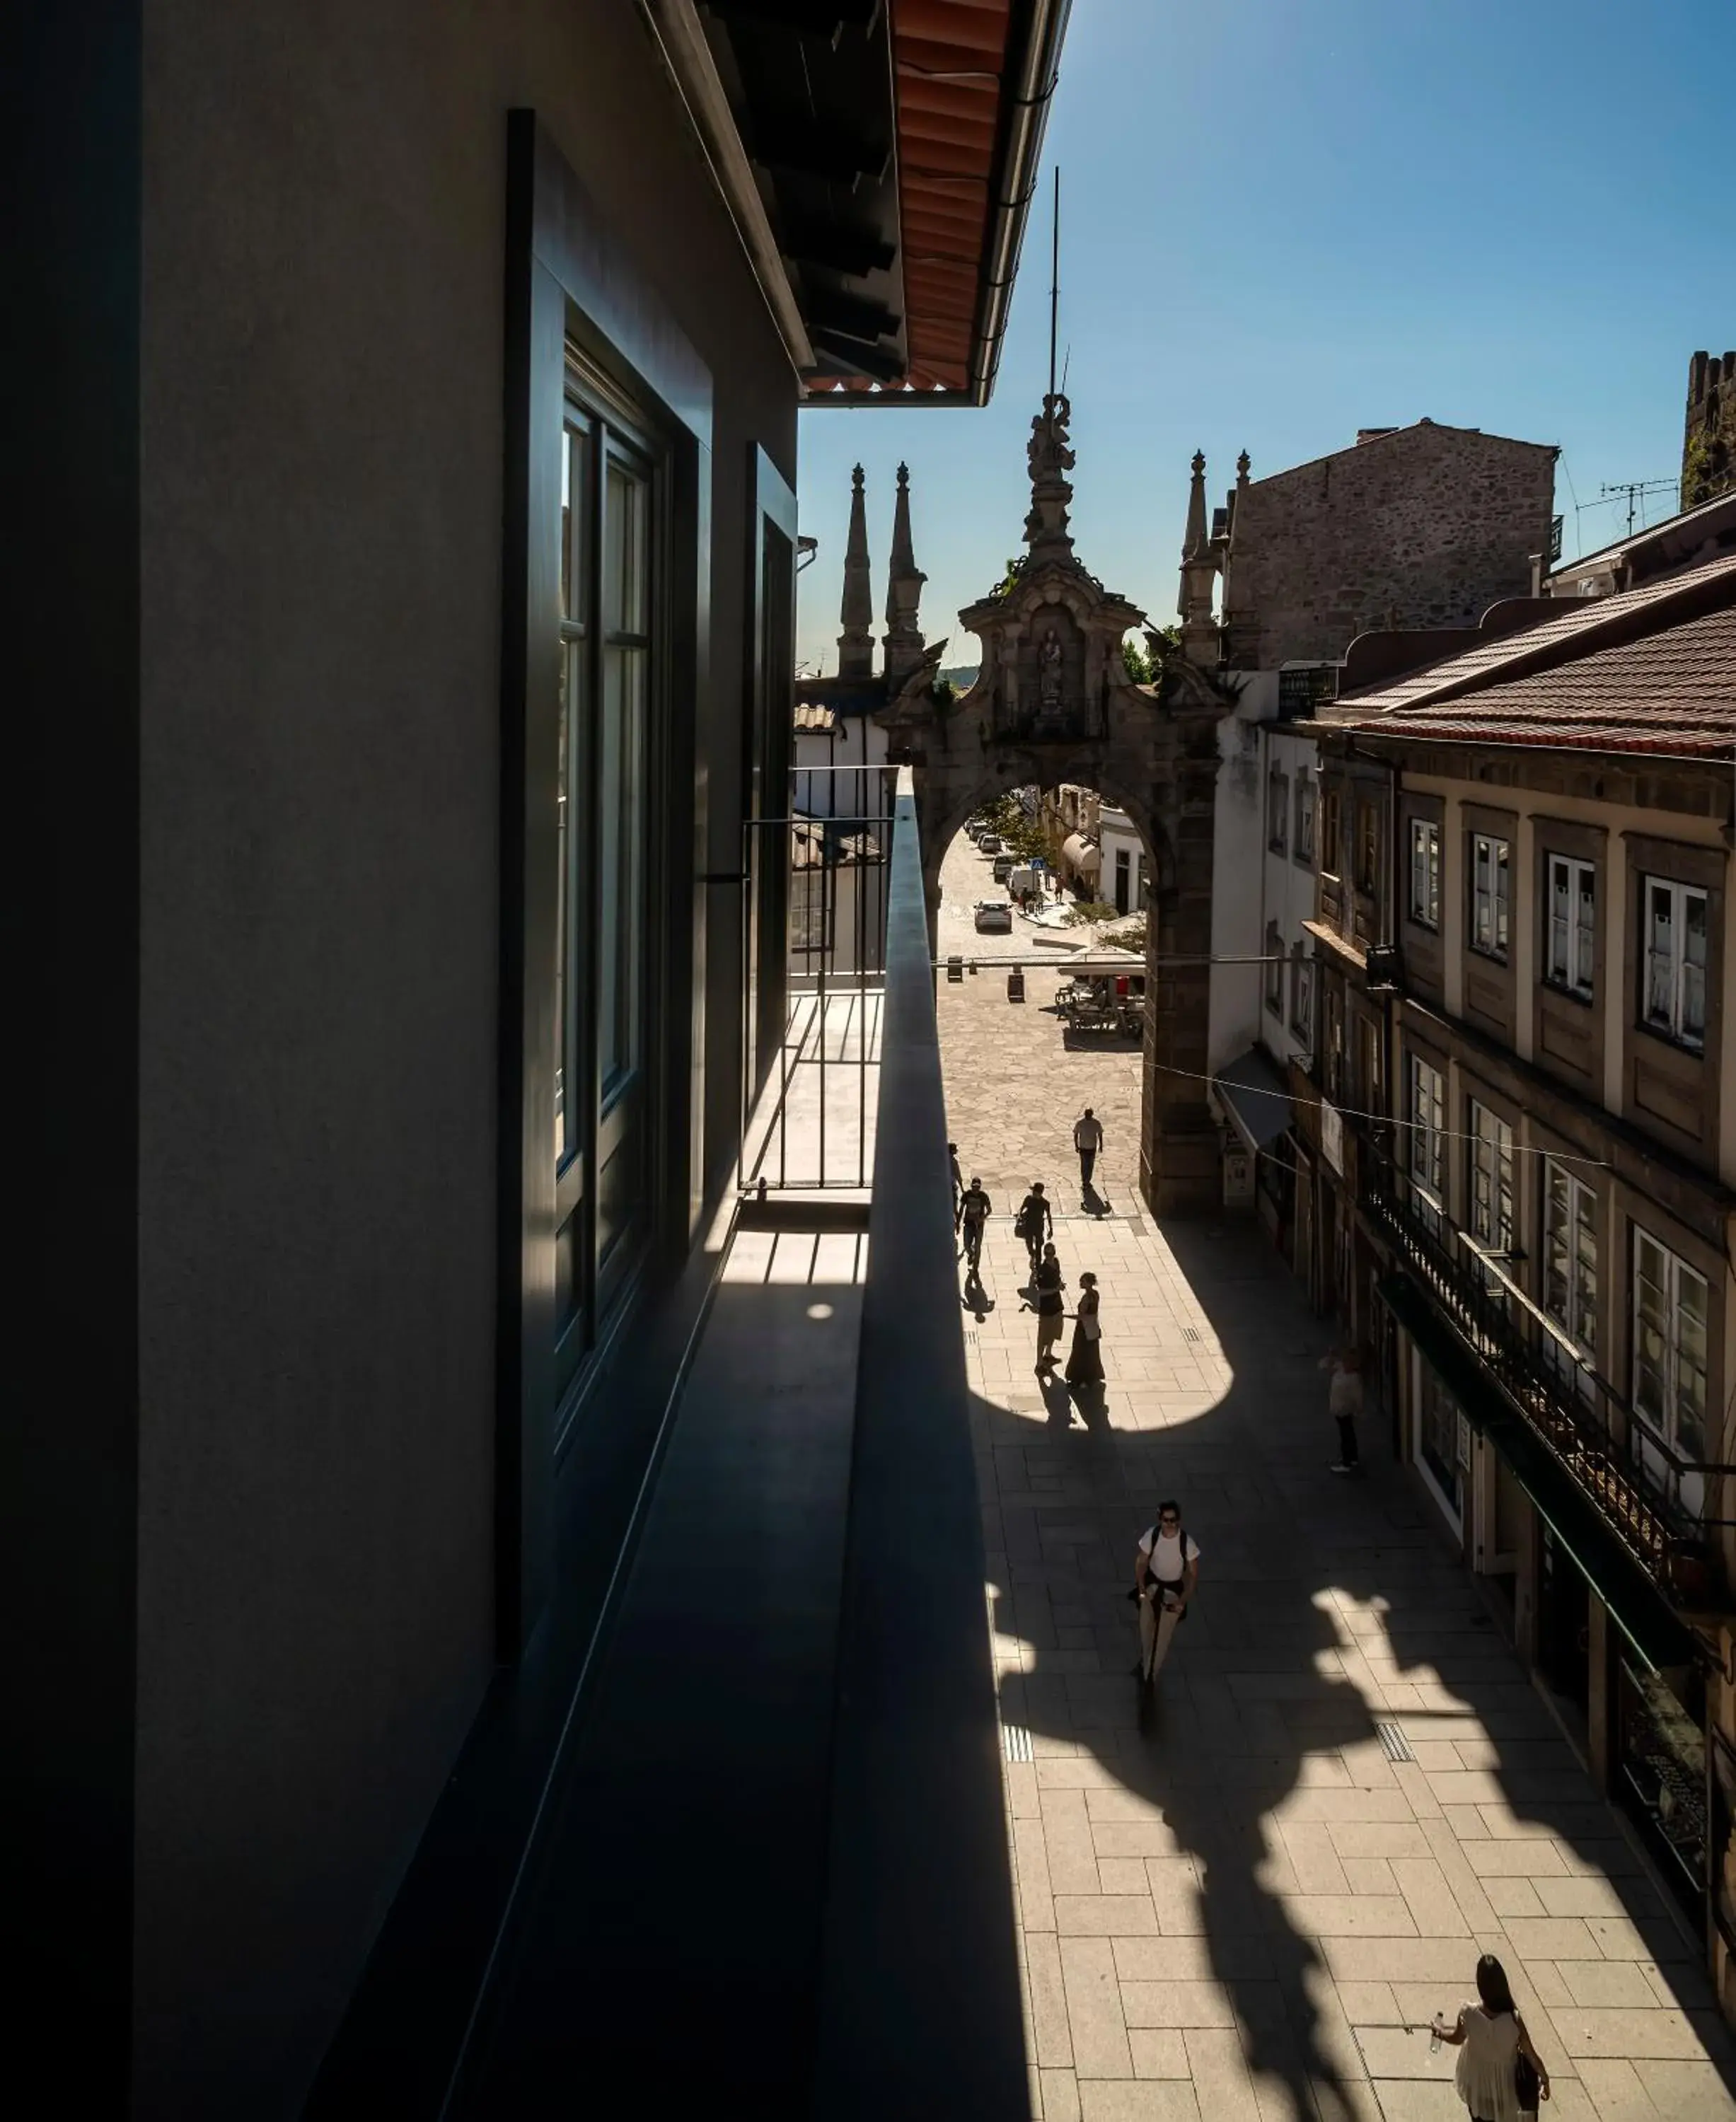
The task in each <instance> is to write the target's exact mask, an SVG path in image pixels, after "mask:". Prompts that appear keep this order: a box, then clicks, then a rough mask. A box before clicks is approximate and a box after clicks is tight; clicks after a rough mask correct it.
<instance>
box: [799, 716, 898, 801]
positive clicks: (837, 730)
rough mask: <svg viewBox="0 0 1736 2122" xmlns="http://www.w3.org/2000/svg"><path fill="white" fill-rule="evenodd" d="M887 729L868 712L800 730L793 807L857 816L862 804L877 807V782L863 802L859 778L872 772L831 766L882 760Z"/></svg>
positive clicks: (875, 763)
mask: <svg viewBox="0 0 1736 2122" xmlns="http://www.w3.org/2000/svg"><path fill="white" fill-rule="evenodd" d="M886 753H887V735H886V731H884V730H883V729H882V727H880V725H879V723H878V722H875V721H874V720H873V717H871V716H868V715H846V716H842V717H840V718H839V719H838V721H837V722H836V725H835V727H834V728H833V729H831V731H824V732H820V731H812V730H798V731H796V733H795V749H794V754H793V763H794V765H795V769H796V793H795V807H796V809H797V810H798V811H799V812H800V813H801V815H802V816H803V817H805V818H839V817H851V816H860V815H862V813H863V809H864V807H865V808H866V809H867V810H868V811H870V812H873V811H878V809H879V808H880V802H881V789H880V787H879V784H878V783H877V782H876V783H875V784H874V788H873V792H872V795H871V796H870V797H869V799H868V802H867V804H866V806H864V804H863V782H864V781H871V780H873V776H872V775H870V774H844V773H836V772H834V771H832V770H831V769H834V768H839V767H846V766H849V767H857V766H884V765H885V764H886Z"/></svg>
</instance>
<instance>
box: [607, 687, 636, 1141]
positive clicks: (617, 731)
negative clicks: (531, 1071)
mask: <svg viewBox="0 0 1736 2122" xmlns="http://www.w3.org/2000/svg"><path fill="white" fill-rule="evenodd" d="M645 657H646V651H645V650H643V648H610V649H608V650H606V652H605V654H604V657H603V701H602V714H601V718H600V726H599V729H598V743H597V802H598V817H597V830H598V853H599V862H598V890H599V900H598V905H597V942H598V952H599V964H598V969H597V1065H598V1071H599V1073H600V1075H601V1081H602V1087H603V1096H604V1099H605V1101H607V1100H608V1097H609V1096H610V1093H611V1087H614V1086H615V1085H618V1084H619V1083H620V1082H621V1081H623V1080H624V1079H625V1077H628V1076H629V1075H630V1074H631V1073H632V1072H633V1071H634V1069H635V1068H638V1067H639V1064H640V1063H641V1061H642V1060H643V1039H642V1034H641V1026H640V1017H641V1015H642V1010H641V993H642V987H643V974H642V969H641V965H640V960H641V956H642V954H643V934H644V923H645V905H644V900H645V863H644V847H645V827H646V820H645V800H644V774H645V728H644V723H645V689H646V670H645Z"/></svg>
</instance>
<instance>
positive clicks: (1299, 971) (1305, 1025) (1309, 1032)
mask: <svg viewBox="0 0 1736 2122" xmlns="http://www.w3.org/2000/svg"><path fill="white" fill-rule="evenodd" d="M1290 1029H1291V1031H1294V1033H1295V1035H1296V1036H1297V1038H1298V1040H1300V1041H1301V1043H1302V1045H1303V1048H1304V1049H1308V1048H1311V1047H1312V1046H1313V1044H1314V962H1313V959H1312V958H1310V957H1308V956H1307V955H1306V954H1305V953H1304V951H1303V946H1301V944H1300V943H1298V944H1296V945H1295V946H1294V949H1293V952H1292V956H1291V960H1290Z"/></svg>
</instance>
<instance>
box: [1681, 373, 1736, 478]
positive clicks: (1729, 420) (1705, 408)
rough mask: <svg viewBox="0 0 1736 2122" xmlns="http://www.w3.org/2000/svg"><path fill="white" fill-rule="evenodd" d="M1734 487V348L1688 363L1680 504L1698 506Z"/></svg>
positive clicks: (1735, 453)
mask: <svg viewBox="0 0 1736 2122" xmlns="http://www.w3.org/2000/svg"><path fill="white" fill-rule="evenodd" d="M1732 492H1736V353H1725V354H1705V353H1696V355H1695V356H1694V358H1693V359H1692V361H1691V362H1689V363H1688V372H1687V420H1686V422H1685V423H1684V426H1683V429H1682V507H1684V508H1697V507H1699V506H1700V504H1701V502H1703V501H1715V500H1716V499H1717V498H1718V497H1719V495H1720V493H1732Z"/></svg>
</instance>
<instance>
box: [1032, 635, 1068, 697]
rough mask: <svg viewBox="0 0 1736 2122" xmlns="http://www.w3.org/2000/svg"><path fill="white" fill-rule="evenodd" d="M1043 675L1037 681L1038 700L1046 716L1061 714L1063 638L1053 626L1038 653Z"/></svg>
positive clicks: (1045, 636)
mask: <svg viewBox="0 0 1736 2122" xmlns="http://www.w3.org/2000/svg"><path fill="white" fill-rule="evenodd" d="M1037 660H1038V662H1039V663H1040V664H1041V676H1040V677H1039V678H1038V680H1037V698H1038V699H1039V700H1040V701H1041V703H1042V706H1043V711H1044V713H1045V714H1046V715H1052V714H1059V713H1060V708H1061V662H1062V655H1061V638H1060V635H1059V634H1058V633H1056V632H1055V629H1054V628H1053V627H1052V626H1051V627H1050V629H1049V631H1048V632H1047V633H1046V634H1045V635H1044V636H1043V645H1042V647H1041V648H1040V649H1039V650H1038V651H1037Z"/></svg>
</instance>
